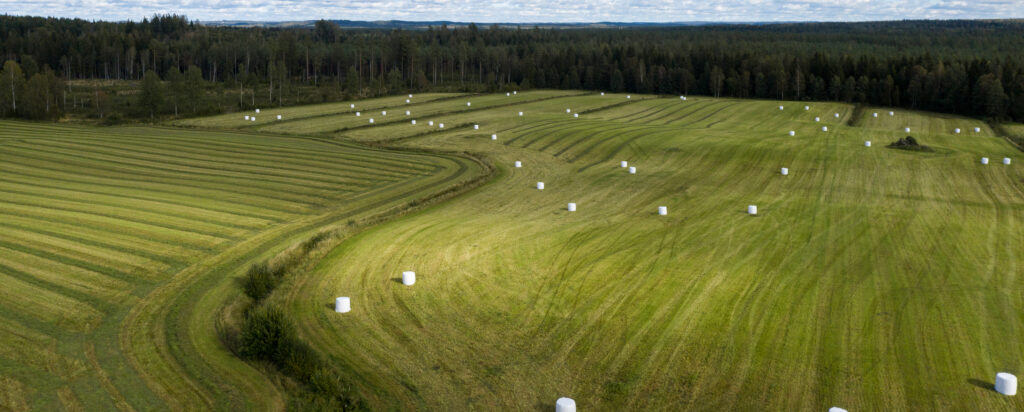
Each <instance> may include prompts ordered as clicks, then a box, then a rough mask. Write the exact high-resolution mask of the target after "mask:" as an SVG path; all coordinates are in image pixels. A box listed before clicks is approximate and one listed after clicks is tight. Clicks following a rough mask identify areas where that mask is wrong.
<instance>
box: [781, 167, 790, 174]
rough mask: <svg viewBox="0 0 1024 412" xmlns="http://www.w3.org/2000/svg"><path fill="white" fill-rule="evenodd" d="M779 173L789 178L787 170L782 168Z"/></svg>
mask: <svg viewBox="0 0 1024 412" xmlns="http://www.w3.org/2000/svg"><path fill="white" fill-rule="evenodd" d="M781 173H782V175H783V176H789V168H788V167H783V168H782V171H781Z"/></svg>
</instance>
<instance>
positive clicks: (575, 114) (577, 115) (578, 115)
mask: <svg viewBox="0 0 1024 412" xmlns="http://www.w3.org/2000/svg"><path fill="white" fill-rule="evenodd" d="M572 117H576V118H578V117H580V114H579V113H573V114H572Z"/></svg>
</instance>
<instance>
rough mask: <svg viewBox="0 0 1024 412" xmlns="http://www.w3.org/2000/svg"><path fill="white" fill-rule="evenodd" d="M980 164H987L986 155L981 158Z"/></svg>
mask: <svg viewBox="0 0 1024 412" xmlns="http://www.w3.org/2000/svg"><path fill="white" fill-rule="evenodd" d="M981 164H983V165H987V164H988V158H987V157H983V158H981Z"/></svg>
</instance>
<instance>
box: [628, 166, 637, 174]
mask: <svg viewBox="0 0 1024 412" xmlns="http://www.w3.org/2000/svg"><path fill="white" fill-rule="evenodd" d="M629 174H631V175H635V174H636V167H633V166H630V167H629Z"/></svg>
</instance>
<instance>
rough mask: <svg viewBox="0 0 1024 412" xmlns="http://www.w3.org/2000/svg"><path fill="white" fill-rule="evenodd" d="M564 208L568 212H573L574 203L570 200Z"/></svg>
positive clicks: (574, 208) (574, 209)
mask: <svg viewBox="0 0 1024 412" xmlns="http://www.w3.org/2000/svg"><path fill="white" fill-rule="evenodd" d="M565 209H566V210H568V211H570V212H575V211H576V204H575V203H572V202H569V206H567V207H566V208H565Z"/></svg>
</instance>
